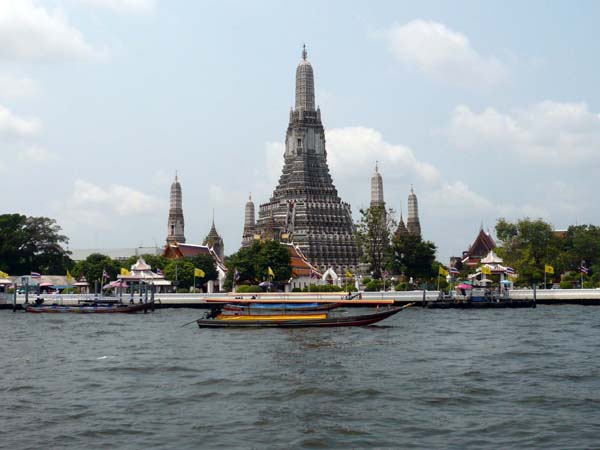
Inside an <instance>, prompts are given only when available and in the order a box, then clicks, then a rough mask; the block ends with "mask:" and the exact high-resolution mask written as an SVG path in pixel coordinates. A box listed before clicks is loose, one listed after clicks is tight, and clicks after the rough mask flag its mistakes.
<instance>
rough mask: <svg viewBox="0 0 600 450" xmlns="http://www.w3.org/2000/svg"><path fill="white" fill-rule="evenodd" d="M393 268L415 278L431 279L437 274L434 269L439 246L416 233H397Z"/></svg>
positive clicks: (393, 247) (393, 243)
mask: <svg viewBox="0 0 600 450" xmlns="http://www.w3.org/2000/svg"><path fill="white" fill-rule="evenodd" d="M392 250H393V259H392V268H393V269H394V271H395V272H397V273H401V274H404V275H405V276H406V277H412V278H413V279H414V280H415V283H416V282H417V280H421V281H425V280H430V279H431V278H432V277H435V276H436V275H437V271H436V269H434V262H435V252H436V250H437V247H436V246H435V244H434V243H433V242H431V241H424V240H423V239H422V238H421V236H419V235H414V234H406V235H395V236H394V239H393V241H392Z"/></svg>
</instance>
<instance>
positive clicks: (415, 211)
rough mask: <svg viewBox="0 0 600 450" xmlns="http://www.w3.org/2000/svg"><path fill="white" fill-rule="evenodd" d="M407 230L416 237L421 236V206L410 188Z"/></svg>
mask: <svg viewBox="0 0 600 450" xmlns="http://www.w3.org/2000/svg"><path fill="white" fill-rule="evenodd" d="M406 228H407V229H408V232H409V233H410V234H414V235H416V236H420V235H421V222H420V221H419V204H418V203H417V195H416V194H415V191H414V190H413V188H412V186H411V187H410V194H408V219H406Z"/></svg>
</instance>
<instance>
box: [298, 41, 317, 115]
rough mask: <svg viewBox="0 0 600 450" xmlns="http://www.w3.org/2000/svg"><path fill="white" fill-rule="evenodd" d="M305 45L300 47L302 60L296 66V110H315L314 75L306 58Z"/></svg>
mask: <svg viewBox="0 0 600 450" xmlns="http://www.w3.org/2000/svg"><path fill="white" fill-rule="evenodd" d="M306 57H307V53H306V45H304V46H303V48H302V60H301V61H300V64H298V67H297V68H296V110H304V111H314V110H315V77H314V75H313V69H312V66H311V65H310V63H309V62H308V60H307V59H306Z"/></svg>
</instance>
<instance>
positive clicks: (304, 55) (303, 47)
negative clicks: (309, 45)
mask: <svg viewBox="0 0 600 450" xmlns="http://www.w3.org/2000/svg"><path fill="white" fill-rule="evenodd" d="M306 56H307V53H306V44H302V59H303V60H304V61H306Z"/></svg>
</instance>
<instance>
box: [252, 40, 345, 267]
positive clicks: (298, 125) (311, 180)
mask: <svg viewBox="0 0 600 450" xmlns="http://www.w3.org/2000/svg"><path fill="white" fill-rule="evenodd" d="M283 158H284V164H283V171H282V174H281V177H280V178H279V183H278V185H277V187H276V188H275V190H274V191H273V195H272V196H271V198H270V200H269V201H268V202H267V203H264V204H261V205H260V207H259V212H258V221H257V224H256V227H255V231H256V234H260V235H261V237H263V238H268V237H274V238H276V239H280V240H285V241H293V242H294V243H295V244H297V245H298V246H299V247H300V249H301V250H302V252H303V253H304V254H305V255H306V257H307V258H308V260H309V261H310V262H311V263H312V264H313V265H315V266H316V267H318V268H319V269H320V270H327V269H328V268H329V267H333V269H334V270H335V271H336V272H337V273H342V274H343V273H344V271H345V270H350V271H354V270H355V268H356V265H357V248H356V241H355V239H354V224H353V222H352V215H351V210H350V205H349V204H347V203H344V202H342V201H341V199H340V197H339V196H338V192H337V190H336V188H335V186H334V185H333V181H332V179H331V175H330V174H329V167H328V165H327V150H326V149H325V130H324V128H323V124H322V123H321V111H320V109H319V108H318V107H317V108H316V109H315V83H314V75H313V68H312V66H311V64H310V62H308V59H307V52H306V47H305V46H304V47H303V49H302V59H301V60H300V63H299V64H298V67H297V68H296V104H295V108H293V109H292V110H291V111H290V121H289V125H288V128H287V132H286V139H285V153H284V155H283Z"/></svg>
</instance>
